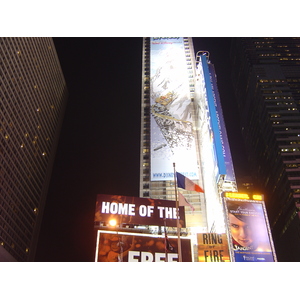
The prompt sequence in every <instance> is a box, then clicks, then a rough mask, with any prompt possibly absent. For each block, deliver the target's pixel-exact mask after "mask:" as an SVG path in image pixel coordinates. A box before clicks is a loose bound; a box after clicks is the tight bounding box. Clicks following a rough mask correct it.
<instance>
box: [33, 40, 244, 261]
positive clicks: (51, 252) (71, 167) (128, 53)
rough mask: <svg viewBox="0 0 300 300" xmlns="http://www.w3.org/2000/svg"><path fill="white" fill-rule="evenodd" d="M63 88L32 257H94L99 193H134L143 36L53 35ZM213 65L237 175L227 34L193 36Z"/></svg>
mask: <svg viewBox="0 0 300 300" xmlns="http://www.w3.org/2000/svg"><path fill="white" fill-rule="evenodd" d="M54 42H55V46H56V50H57V53H58V57H59V60H60V63H61V67H62V70H63V73H64V76H65V79H66V83H67V86H68V90H69V100H68V105H67V109H66V112H65V118H64V122H63V126H62V131H61V136H60V140H59V144H58V149H57V154H56V159H55V163H54V168H53V173H52V179H51V183H50V187H49V193H48V198H47V203H46V207H45V212H44V218H43V223H42V228H41V232H40V239H39V244H38V247H37V253H36V261H49V262H50V261H57V262H81V261H84V262H92V261H94V251H95V249H94V229H93V219H94V210H95V202H96V195H97V194H115V195H126V196H137V197H138V196H139V157H140V156H139V155H140V154H139V150H140V96H141V73H142V70H141V66H142V64H141V60H142V53H141V52H142V38H54ZM194 48H195V52H197V51H199V50H207V51H209V52H210V59H211V62H212V63H213V64H214V65H215V69H216V73H217V79H218V86H219V93H220V97H221V101H222V106H223V112H224V117H225V122H226V126H227V131H228V136H229V142H230V145H231V148H232V149H231V151H232V156H233V160H234V165H235V169H236V175H237V176H239V175H246V172H247V171H246V169H245V167H243V166H244V156H243V155H241V154H240V153H242V152H243V147H242V146H241V143H240V133H239V127H238V126H237V124H238V120H236V118H237V114H236V109H235V102H234V101H235V100H234V97H233V92H232V88H231V83H230V76H229V67H230V64H229V48H230V39H229V38H196V39H194Z"/></svg>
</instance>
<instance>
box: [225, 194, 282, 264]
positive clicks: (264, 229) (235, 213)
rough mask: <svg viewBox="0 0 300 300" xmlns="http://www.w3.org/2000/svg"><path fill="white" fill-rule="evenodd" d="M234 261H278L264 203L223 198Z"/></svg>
mask: <svg viewBox="0 0 300 300" xmlns="http://www.w3.org/2000/svg"><path fill="white" fill-rule="evenodd" d="M224 205H225V210H226V216H227V228H228V233H229V236H230V243H229V244H230V246H231V251H232V255H233V261H236V262H274V261H276V256H275V251H274V246H273V241H272V237H271V234H270V229H269V223H268V219H267V215H266V210H265V206H264V202H263V201H253V200H239V199H230V200H229V199H226V198H224Z"/></svg>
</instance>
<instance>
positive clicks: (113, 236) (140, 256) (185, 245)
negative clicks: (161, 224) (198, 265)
mask: <svg viewBox="0 0 300 300" xmlns="http://www.w3.org/2000/svg"><path fill="white" fill-rule="evenodd" d="M181 253H182V262H191V261H192V252H191V241H190V239H188V238H184V237H182V238H181ZM95 261H96V262H178V239H177V237H174V236H167V237H165V236H161V235H153V234H139V233H130V232H117V231H106V230H98V232H97V243H96V254H95Z"/></svg>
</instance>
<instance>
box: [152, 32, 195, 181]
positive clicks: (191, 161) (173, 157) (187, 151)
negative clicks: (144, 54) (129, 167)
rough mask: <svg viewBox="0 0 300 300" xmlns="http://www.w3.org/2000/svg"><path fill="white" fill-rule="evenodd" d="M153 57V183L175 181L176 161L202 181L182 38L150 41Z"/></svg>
mask: <svg viewBox="0 0 300 300" xmlns="http://www.w3.org/2000/svg"><path fill="white" fill-rule="evenodd" d="M150 55H151V59H150V61H151V69H150V76H151V79H150V104H151V110H150V118H151V119H150V122H151V181H161V180H174V172H173V162H175V163H176V168H177V171H178V172H180V173H181V174H183V175H185V176H186V177H188V178H190V179H191V180H195V179H199V176H198V167H197V156H196V147H195V136H194V130H193V119H192V112H193V102H192V101H191V96H190V88H189V73H188V65H187V59H186V54H185V48H184V41H183V38H182V37H161V38H160V37H157V38H155V37H153V38H151V50H150Z"/></svg>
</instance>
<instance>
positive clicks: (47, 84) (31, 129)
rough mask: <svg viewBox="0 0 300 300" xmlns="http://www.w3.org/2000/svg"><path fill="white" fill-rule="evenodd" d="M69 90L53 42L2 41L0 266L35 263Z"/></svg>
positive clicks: (38, 40)
mask: <svg viewBox="0 0 300 300" xmlns="http://www.w3.org/2000/svg"><path fill="white" fill-rule="evenodd" d="M67 96H68V93H67V88H66V83H65V79H64V76H63V73H62V70H61V67H60V63H59V60H58V57H57V54H56V50H55V47H54V44H53V41H52V39H51V38H0V140H1V141H0V261H33V260H34V255H35V249H36V244H37V239H38V235H39V230H40V224H41V220H42V215H43V210H44V206H45V201H46V196H47V190H48V185H49V181H50V176H51V172H52V165H53V161H54V157H55V152H56V147H57V143H58V137H59V132H60V128H61V123H62V119H63V115H64V111H65V106H66V101H67Z"/></svg>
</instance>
